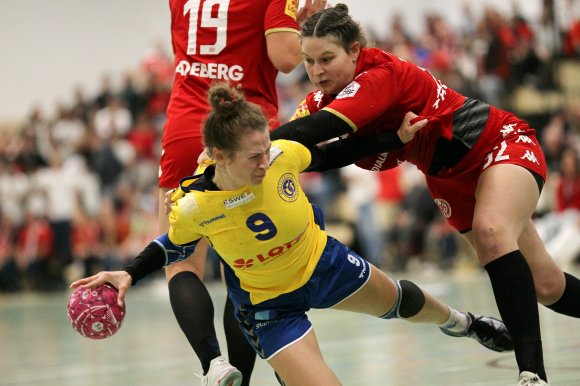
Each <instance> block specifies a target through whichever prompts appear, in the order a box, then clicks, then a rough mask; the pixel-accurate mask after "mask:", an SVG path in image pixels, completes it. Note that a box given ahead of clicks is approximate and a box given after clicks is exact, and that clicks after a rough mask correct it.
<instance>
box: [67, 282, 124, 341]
mask: <svg viewBox="0 0 580 386" xmlns="http://www.w3.org/2000/svg"><path fill="white" fill-rule="evenodd" d="M117 294H118V291H117V289H116V288H115V287H113V286H112V285H110V284H108V283H105V284H102V285H100V286H98V287H96V288H81V287H79V288H77V289H76V290H75V291H74V292H73V294H72V295H71V296H70V299H69V301H68V318H69V320H70V323H71V326H72V328H73V329H74V330H75V331H77V332H78V333H79V334H81V335H82V336H84V337H85V338H90V339H105V338H108V337H110V336H112V335H114V334H115V333H116V332H117V331H118V330H119V328H121V323H123V318H125V307H119V305H118V304H117Z"/></svg>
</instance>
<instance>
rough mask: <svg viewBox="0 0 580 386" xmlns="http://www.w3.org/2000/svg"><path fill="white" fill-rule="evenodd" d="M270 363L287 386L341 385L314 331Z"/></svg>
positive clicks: (287, 348) (285, 349)
mask: <svg viewBox="0 0 580 386" xmlns="http://www.w3.org/2000/svg"><path fill="white" fill-rule="evenodd" d="M268 363H269V364H270V366H272V367H273V368H274V370H276V372H277V373H278V374H279V375H280V376H281V377H282V379H283V380H284V383H285V384H286V385H287V386H320V385H325V386H334V385H340V384H341V383H340V381H339V380H338V378H337V376H336V375H335V374H334V373H333V372H332V370H331V369H330V367H329V366H328V364H327V363H326V362H325V361H324V358H323V357H322V353H321V352H320V347H319V346H318V341H317V339H316V334H315V333H314V329H311V330H310V331H309V332H308V333H307V334H306V335H305V336H304V338H302V339H301V340H299V341H297V342H295V343H293V344H291V345H290V346H288V347H286V348H284V349H283V350H282V351H280V352H279V353H277V354H276V355H275V356H274V357H272V358H271V359H270V360H269V361H268Z"/></svg>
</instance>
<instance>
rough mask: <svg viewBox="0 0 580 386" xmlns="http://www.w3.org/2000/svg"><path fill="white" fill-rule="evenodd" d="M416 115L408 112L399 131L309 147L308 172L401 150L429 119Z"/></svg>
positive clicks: (339, 166)
mask: <svg viewBox="0 0 580 386" xmlns="http://www.w3.org/2000/svg"><path fill="white" fill-rule="evenodd" d="M416 118H417V115H416V114H414V113H413V112H408V113H407V114H406V115H405V118H404V119H403V122H402V123H401V126H400V127H399V130H397V131H396V132H394V131H390V132H387V133H384V134H381V135H371V136H356V137H349V138H346V139H340V140H337V141H334V142H330V143H328V144H325V145H321V146H313V147H310V148H309V149H310V153H311V154H312V160H311V162H310V166H309V167H308V168H307V169H306V171H307V172H314V171H317V172H323V171H326V170H329V169H336V168H341V167H343V166H347V165H350V164H352V163H354V162H356V161H358V160H360V159H363V158H366V157H369V156H372V155H375V154H380V153H384V152H388V151H393V150H397V149H400V148H402V147H403V146H405V144H406V143H408V142H410V141H411V140H412V139H413V138H414V136H415V133H417V131H419V130H421V129H422V128H423V127H425V125H426V124H427V120H426V119H421V120H417V119H416ZM411 122H414V123H411Z"/></svg>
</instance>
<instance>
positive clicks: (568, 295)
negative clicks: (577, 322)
mask: <svg viewBox="0 0 580 386" xmlns="http://www.w3.org/2000/svg"><path fill="white" fill-rule="evenodd" d="M564 276H565V277H566V288H565V289H564V293H563V294H562V297H560V299H558V301H557V302H556V303H554V304H551V305H549V306H546V307H548V308H549V309H551V310H554V311H556V312H557V313H560V314H564V315H568V316H573V317H575V318H580V280H578V278H576V277H574V276H572V275H570V274H569V273H567V272H564Z"/></svg>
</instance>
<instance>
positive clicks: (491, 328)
mask: <svg viewBox="0 0 580 386" xmlns="http://www.w3.org/2000/svg"><path fill="white" fill-rule="evenodd" d="M467 317H468V318H469V321H470V323H469V327H467V330H466V331H462V332H456V331H449V330H446V329H444V328H440V329H441V331H442V332H443V333H444V334H447V335H449V336H457V337H469V338H473V339H475V340H476V341H478V342H479V343H480V344H481V345H483V346H485V347H486V348H488V349H490V350H493V351H497V352H504V351H513V349H514V344H513V342H512V338H511V336H510V334H509V333H508V331H507V328H506V327H505V324H504V323H503V322H502V321H501V320H498V319H495V318H492V317H490V316H480V315H476V314H472V313H471V312H468V313H467Z"/></svg>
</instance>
